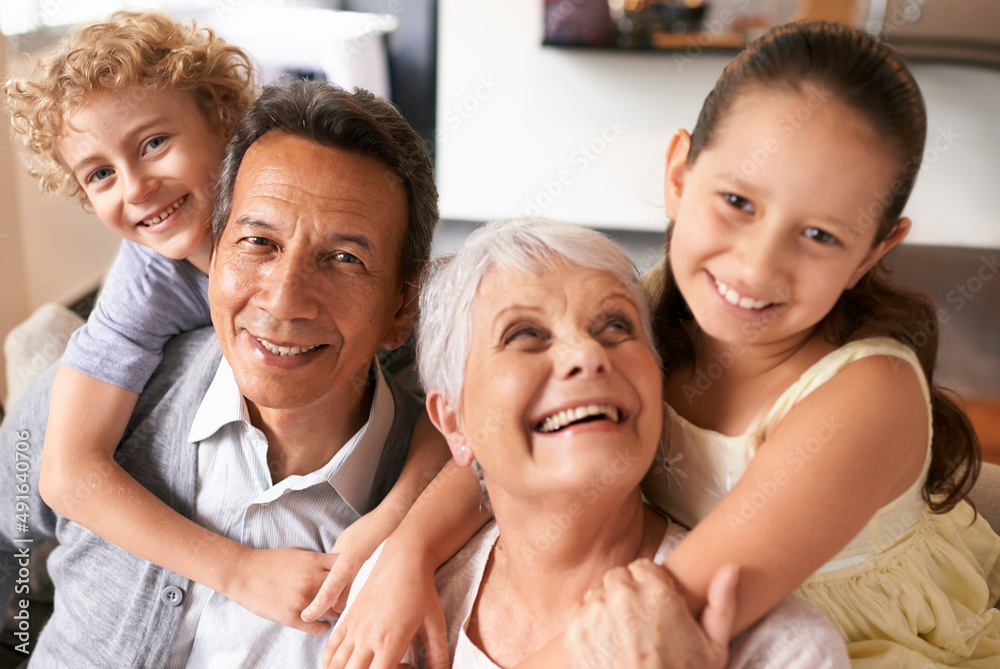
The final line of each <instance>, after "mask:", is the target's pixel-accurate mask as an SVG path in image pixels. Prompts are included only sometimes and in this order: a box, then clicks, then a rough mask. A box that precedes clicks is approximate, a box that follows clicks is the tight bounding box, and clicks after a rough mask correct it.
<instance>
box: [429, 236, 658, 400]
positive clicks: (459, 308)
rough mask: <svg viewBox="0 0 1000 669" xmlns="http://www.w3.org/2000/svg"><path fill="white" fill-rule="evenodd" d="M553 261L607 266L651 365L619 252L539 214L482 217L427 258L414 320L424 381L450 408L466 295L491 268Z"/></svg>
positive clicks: (637, 291)
mask: <svg viewBox="0 0 1000 669" xmlns="http://www.w3.org/2000/svg"><path fill="white" fill-rule="evenodd" d="M559 261H569V262H571V263H573V264H576V265H579V266H581V267H586V268H588V269H594V270H599V271H602V272H608V273H609V274H611V275H612V276H614V277H615V278H616V279H618V281H620V282H621V284H622V285H623V286H624V287H625V288H626V289H627V290H628V293H629V295H630V296H631V297H632V300H633V301H634V302H635V304H636V306H637V307H638V309H639V314H640V320H641V326H642V337H643V340H644V341H645V342H646V346H648V347H649V350H650V351H652V353H653V357H654V358H655V359H656V362H657V365H659V363H660V356H659V353H658V352H657V349H656V345H655V342H654V340H653V334H652V329H651V327H650V318H649V307H648V305H647V302H646V298H645V296H644V294H643V292H642V286H641V284H640V281H639V273H638V271H637V270H636V268H635V265H633V264H632V261H631V260H629V258H628V256H626V255H625V252H624V251H622V249H621V248H620V247H619V246H618V245H617V244H615V243H614V242H613V241H611V239H609V238H608V237H606V236H605V235H603V234H601V233H600V232H597V231H596V230H591V229H589V228H585V227H581V226H578V225H573V224H571V223H560V222H558V221H553V220H550V219H547V218H540V217H524V218H512V219H506V220H501V221H494V222H492V223H488V224H486V225H485V226H483V227H481V228H479V229H478V230H476V231H475V232H473V233H472V234H471V235H469V238H468V240H467V241H466V242H465V246H463V247H462V249H461V250H460V251H459V252H458V253H456V254H454V255H452V256H445V257H440V258H437V259H435V260H433V261H432V262H431V263H430V265H429V266H428V268H427V271H426V273H425V274H424V280H423V285H422V288H421V293H420V322H419V324H418V326H417V327H418V336H417V365H418V369H419V372H420V381H421V383H422V384H423V387H424V389H425V390H428V391H429V390H431V389H437V390H441V391H443V392H444V393H445V394H446V395H447V396H448V398H449V400H450V401H451V403H452V405H453V406H454V407H455V409H456V411H458V410H459V409H460V407H461V400H462V386H463V383H464V381H465V363H466V358H467V357H468V355H469V346H470V344H471V339H472V303H473V301H474V300H475V298H476V295H478V293H479V287H480V286H481V285H482V283H483V280H484V279H485V278H486V275H487V274H489V272H490V270H491V269H492V268H494V267H510V268H513V269H517V270H520V271H522V272H526V273H529V274H535V273H538V272H543V271H546V270H551V269H552V268H554V267H555V266H556V264H557V263H558V262H559Z"/></svg>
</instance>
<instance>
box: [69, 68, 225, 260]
mask: <svg viewBox="0 0 1000 669" xmlns="http://www.w3.org/2000/svg"><path fill="white" fill-rule="evenodd" d="M227 139H228V138H226V137H221V136H220V135H219V133H217V132H215V131H214V130H213V129H212V128H210V127H209V125H208V123H207V121H206V119H205V117H204V116H203V115H202V113H201V111H200V110H199V109H198V106H197V105H196V104H195V101H194V100H193V99H192V98H191V96H190V95H189V94H188V93H186V92H184V91H178V90H174V89H169V88H168V89H162V90H149V89H146V88H143V87H141V86H133V87H132V88H128V89H125V90H124V91H119V92H114V93H99V94H97V95H95V96H94V97H93V98H91V99H90V100H89V101H88V102H87V103H85V104H84V105H82V106H80V107H78V108H77V109H75V110H73V111H72V112H70V113H69V114H67V115H66V118H65V119H64V124H63V135H62V137H61V138H60V139H59V142H58V145H57V147H58V152H59V156H60V158H61V159H62V161H63V162H64V163H65V164H66V166H67V167H68V168H69V169H70V170H71V171H72V173H73V175H74V176H75V177H76V179H77V182H78V183H79V184H80V188H81V189H82V190H83V192H84V193H85V194H86V196H87V199H88V200H89V201H90V203H91V205H92V206H93V207H94V211H95V213H96V214H97V216H98V217H99V218H100V219H101V221H103V222H104V224H105V225H107V226H108V227H109V228H111V229H112V230H114V231H115V232H116V233H118V234H119V235H121V236H122V237H124V238H125V239H128V240H131V241H133V242H136V243H138V244H142V245H144V246H148V247H150V248H151V249H153V250H154V251H157V252H158V253H160V254H162V255H164V256H166V257H168V258H173V259H175V260H180V259H183V258H189V257H190V259H191V260H192V262H194V263H195V265H197V266H199V268H201V269H202V270H203V271H205V270H207V262H208V255H209V251H210V249H211V241H210V240H211V236H210V235H209V234H208V230H209V221H210V219H211V215H212V208H213V207H214V205H215V181H216V177H217V176H218V171H219V163H220V161H221V159H222V152H223V149H224V148H225V146H226V142H227Z"/></svg>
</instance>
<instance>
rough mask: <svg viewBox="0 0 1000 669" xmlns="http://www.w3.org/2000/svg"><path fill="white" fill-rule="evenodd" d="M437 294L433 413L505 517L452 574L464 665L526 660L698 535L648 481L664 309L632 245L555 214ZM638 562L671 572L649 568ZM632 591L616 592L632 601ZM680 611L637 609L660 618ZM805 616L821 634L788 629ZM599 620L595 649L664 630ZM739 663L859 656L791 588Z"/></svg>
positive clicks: (429, 352)
mask: <svg viewBox="0 0 1000 669" xmlns="http://www.w3.org/2000/svg"><path fill="white" fill-rule="evenodd" d="M420 307H421V331H420V332H421V335H420V336H421V339H420V341H419V345H418V363H419V367H420V373H421V380H422V382H423V384H424V387H425V388H427V389H428V394H427V408H428V412H429V414H430V417H431V420H432V421H433V422H434V423H435V425H436V426H437V427H438V429H439V430H441V432H442V433H443V434H444V435H445V437H446V438H447V440H448V444H449V446H450V448H451V451H452V454H453V456H454V458H455V461H456V463H457V464H459V465H462V466H472V467H473V468H474V469H475V470H476V471H477V473H478V474H479V475H480V477H481V480H482V483H483V489H484V496H485V497H486V498H487V499H488V501H487V502H486V503H488V504H490V505H491V506H492V510H493V514H494V518H495V521H494V522H491V523H489V524H488V525H487V526H486V527H484V528H483V529H482V530H481V531H480V532H479V533H478V534H477V535H476V536H475V537H474V538H473V539H472V540H471V541H469V543H468V544H466V546H465V548H464V549H463V550H462V551H460V552H459V553H458V554H457V555H455V556H454V557H453V558H452V559H451V560H450V561H449V562H447V563H446V564H445V565H444V566H443V567H441V569H439V570H438V572H437V576H436V579H435V580H436V586H437V589H438V592H439V594H440V596H441V600H442V604H443V606H444V612H445V618H446V622H447V626H448V640H449V645H450V649H451V653H452V658H453V666H455V667H497V666H501V667H512V666H515V665H517V664H518V663H519V662H521V661H522V660H523V659H525V658H526V657H528V656H530V655H532V654H533V653H534V652H535V651H537V650H538V649H540V648H542V647H543V646H545V645H546V644H547V643H548V642H549V641H550V640H551V639H553V638H555V637H556V636H558V635H559V634H560V633H562V632H563V631H564V630H566V627H567V624H568V623H569V622H570V621H571V620H572V619H573V616H574V615H575V614H576V612H577V611H578V608H579V605H580V603H581V602H583V601H584V599H585V598H586V597H587V596H588V592H591V595H590V597H591V598H593V597H600V596H601V594H600V593H601V592H602V590H601V585H602V579H603V578H604V577H605V574H606V573H608V572H609V571H611V572H612V573H615V572H614V571H612V570H615V569H616V568H621V567H625V566H626V565H629V564H630V563H633V564H634V563H635V561H636V560H640V559H646V560H651V561H652V562H656V563H659V562H662V560H663V558H664V557H665V556H666V554H667V553H669V552H670V550H671V549H672V548H673V547H674V546H675V545H676V544H677V542H678V541H679V540H680V539H681V538H682V536H683V531H682V530H681V529H680V528H679V527H678V526H677V525H674V524H672V523H671V522H669V521H668V520H666V519H664V518H662V517H661V516H659V515H657V514H656V513H655V512H654V511H653V510H652V509H651V508H650V507H648V506H647V505H645V504H644V503H643V500H642V496H641V494H640V492H639V482H640V481H641V480H642V478H643V476H644V475H645V473H646V471H647V470H648V469H649V467H650V464H651V463H652V461H653V456H654V454H655V452H656V448H657V443H658V441H659V435H660V427H661V420H662V398H661V387H662V381H661V378H660V371H659V360H658V358H657V355H656V353H655V350H656V349H655V347H654V346H653V342H652V340H651V335H650V328H649V313H648V310H647V307H646V302H645V300H644V298H643V294H642V291H641V288H640V286H639V282H638V276H637V275H636V272H635V269H634V267H633V266H632V264H631V262H630V261H629V260H628V259H627V258H626V257H625V255H624V254H623V253H622V251H621V250H620V249H619V248H618V247H617V246H616V245H615V244H614V243H612V242H611V241H610V240H608V239H607V238H605V237H604V236H603V235H601V234H599V233H597V232H594V231H592V230H588V229H585V228H580V227H577V226H572V225H568V224H561V223H556V222H553V221H547V220H544V219H519V220H512V221H502V222H498V223H494V224H490V225H488V226H486V227H484V228H483V229H481V230H479V231H477V232H476V233H474V234H473V235H472V236H470V238H469V240H468V242H467V243H466V245H465V247H464V248H463V249H462V250H461V251H460V252H459V253H458V254H457V255H456V256H455V257H453V258H452V259H450V260H449V261H444V262H439V263H438V264H437V265H436V266H435V267H434V268H433V269H432V271H431V272H430V274H429V276H428V277H427V279H426V281H425V284H424V287H423V293H422V296H421V302H420ZM370 562H371V561H370ZM653 571H658V572H662V571H663V570H662V569H659V568H656V569H655V570H653ZM367 573H368V567H367V566H366V568H365V569H363V570H362V572H361V574H359V576H358V579H357V581H356V583H355V586H354V589H355V590H357V589H359V588H360V586H361V584H362V583H363V582H364V580H365V578H366V574H367ZM618 573H619V578H618V580H619V581H620V580H621V578H622V576H621V574H622V573H623V572H622V570H619V572H618ZM625 573H630V574H631V575H632V576H634V577H635V578H636V579H637V580H638V581H639V582H648V581H650V580H655V578H656V577H655V575H652V576H651V575H650V571H649V570H644V569H643V568H642V567H641V565H640V566H637V567H633V569H632V570H630V572H625ZM592 591H594V592H597V594H596V595H595V594H593V592H592ZM668 591H669V588H668V589H666V590H664V592H668ZM626 599H627V598H626ZM620 602H621V600H620V598H619V603H618V604H615V605H612V604H609V607H611V608H612V609H613V610H617V609H614V606H621V607H622V608H623V609H624V610H627V608H628V607H627V605H626V604H621V603H620ZM591 608H592V607H591ZM664 608H666V607H662V606H654V607H652V608H651V609H650V610H649V611H645V616H642V615H640V616H639V617H638V618H637V619H638V620H639V622H640V624H641V625H643V626H645V627H647V628H649V627H653V626H655V625H652V624H651V618H652V617H654V614H658V613H659V612H660V611H661V610H662V609H664ZM680 608H681V609H683V611H684V614H685V615H689V614H687V609H686V607H683V606H682V607H680ZM639 613H640V614H641V613H643V611H639ZM796 626H798V628H799V631H801V630H805V629H808V630H809V632H810V634H808V635H803V634H801V633H798V634H785V633H787V632H789V631H790V630H793V629H795V627H796ZM594 627H595V629H593V630H592V631H593V635H587V634H582V635H581V634H579V633H577V634H574V638H575V639H578V640H580V641H581V642H583V643H587V644H589V646H590V647H591V650H593V651H594V652H596V653H597V655H595V656H594V657H603V658H604V659H608V658H612V659H613V658H616V657H617V658H621V657H632V658H635V659H634V662H636V663H638V662H639V660H638V659H637V658H638V654H637V653H635V652H634V651H637V650H638V649H637V648H636V647H635V646H636V645H637V644H639V643H640V642H641V640H642V639H643V638H645V637H647V636H649V635H645V634H639V635H631V636H630V635H628V634H608V635H606V636H607V638H602V637H601V632H602V629H598V628H600V627H601V626H600V625H595V626H594ZM604 628H606V629H607V630H611V631H614V630H613V629H612V628H613V626H611V627H610V628H609V627H608V626H607V625H605V626H604ZM617 631H618V632H620V631H621V630H617ZM782 635H785V636H784V638H782ZM779 640H780V643H779ZM684 641H685V643H688V642H690V639H685V640H684ZM609 643H611V644H613V645H612V646H608V644H609ZM677 645H683V644H677ZM602 649H603V650H604V651H605V652H603V654H602ZM630 653H632V655H630ZM722 655H723V656H722V657H717V658H709V657H706V656H701V657H700V659H699V660H698V661H699V662H708V661H715V662H716V663H717V665H718V664H721V661H724V653H723V654H722ZM841 658H842V663H841V664H838V661H841ZM651 659H654V660H657V662H656V664H657V666H659V664H660V662H659V661H658V660H659V658H658V657H657V656H653V657H652V658H651ZM685 659H689V660H690V659H693V658H692V657H687V658H685ZM734 661H735V662H736V664H741V665H743V666H774V667H789V666H800V667H809V668H810V669H812V668H815V667H833V666H846V655H844V654H843V646H842V643H841V641H840V639H839V637H838V636H837V635H836V632H835V631H834V630H833V629H832V627H830V626H829V625H828V624H827V623H826V622H825V620H823V619H822V616H821V615H820V614H819V613H818V612H817V611H815V610H812V609H810V608H809V607H808V606H806V605H804V604H803V603H800V602H788V603H786V604H784V605H782V606H780V607H779V608H778V609H777V610H776V611H775V613H773V614H772V615H771V616H770V617H769V618H767V619H765V621H764V622H763V623H762V624H761V625H760V626H758V627H757V628H753V629H752V630H750V631H749V632H748V633H745V635H744V638H743V639H742V640H741V641H740V642H739V645H738V646H737V647H736V648H735V650H734ZM634 666H638V665H637V664H636V665H634ZM699 666H704V665H699Z"/></svg>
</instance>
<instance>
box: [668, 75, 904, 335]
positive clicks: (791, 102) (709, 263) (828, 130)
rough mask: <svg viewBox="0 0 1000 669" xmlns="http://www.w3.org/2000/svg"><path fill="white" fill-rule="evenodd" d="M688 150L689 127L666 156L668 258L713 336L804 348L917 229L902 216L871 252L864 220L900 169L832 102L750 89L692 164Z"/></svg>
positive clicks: (874, 137)
mask: <svg viewBox="0 0 1000 669" xmlns="http://www.w3.org/2000/svg"><path fill="white" fill-rule="evenodd" d="M689 145H690V137H689V136H688V135H687V133H685V132H683V131H681V132H679V133H678V135H677V136H675V137H674V141H673V142H672V143H671V146H670V149H669V150H668V155H667V171H666V177H665V198H666V209H667V215H668V216H669V217H670V218H671V219H673V220H674V221H675V224H674V230H673V236H672V239H671V248H670V260H671V265H672V268H673V273H674V277H675V279H676V282H677V286H678V289H679V290H680V292H681V294H682V295H683V296H684V299H685V300H686V302H687V304H688V306H689V307H690V309H691V312H692V314H693V315H694V317H695V320H696V321H697V323H698V327H699V330H700V331H701V332H702V334H703V335H705V336H707V337H709V338H710V339H715V340H718V341H720V342H725V343H728V344H741V345H762V344H777V345H779V346H785V345H787V346H795V345H797V344H798V343H801V342H802V341H804V340H805V339H806V338H808V337H809V336H810V335H811V334H812V333H813V332H814V328H815V326H816V325H817V324H818V323H819V322H820V321H821V320H822V319H823V318H824V317H825V316H826V315H827V314H828V313H829V312H830V310H831V309H832V308H833V306H834V304H836V302H837V300H838V299H839V298H840V295H841V293H843V291H844V290H845V289H847V288H850V287H852V286H853V285H854V284H855V283H857V281H858V280H859V279H860V278H861V277H862V276H863V275H864V274H865V272H867V271H868V270H869V269H871V267H873V266H874V265H875V263H876V262H877V261H878V260H879V259H880V258H881V257H882V255H884V254H885V252H886V251H888V250H889V249H890V248H892V246H894V245H895V244H896V243H898V242H899V241H900V240H901V239H902V238H903V236H905V234H906V232H907V231H908V229H909V221H908V220H906V219H902V220H901V222H900V225H899V227H898V228H897V229H896V230H895V231H894V232H892V233H890V235H889V236H888V237H887V238H886V239H885V240H883V241H881V242H880V243H879V244H876V245H875V246H874V247H873V242H874V239H875V235H876V232H877V230H876V228H877V225H878V221H877V219H872V218H871V217H869V216H868V214H867V212H868V211H869V209H870V207H872V205H877V206H879V207H881V206H882V205H883V204H884V203H880V202H879V200H880V198H884V197H885V194H886V193H889V194H890V195H891V188H892V185H893V179H894V178H895V177H896V176H897V173H898V170H899V162H898V161H897V160H896V159H895V157H894V156H893V155H892V153H891V152H890V151H889V150H888V147H887V146H886V145H885V143H884V142H883V141H882V139H881V138H880V137H879V135H878V133H877V132H876V130H875V129H874V128H873V127H872V126H871V124H870V123H868V121H867V120H866V119H864V118H863V117H862V116H861V115H860V114H859V113H858V112H856V111H854V110H853V109H850V108H848V107H847V106H845V105H844V104H843V103H841V102H839V101H838V100H837V99H836V98H835V97H830V96H829V95H827V96H826V97H825V98H824V97H823V96H817V95H815V94H812V95H809V94H805V93H799V92H791V91H784V90H777V89H763V88H754V89H750V90H748V91H745V92H743V93H741V94H739V95H738V97H737V98H736V99H735V100H734V101H733V103H732V105H731V108H730V110H729V111H728V112H727V114H726V117H725V118H724V119H723V120H722V122H721V123H720V124H719V126H718V128H717V129H716V132H715V137H714V138H713V140H712V142H711V143H710V144H709V145H708V146H707V147H705V148H704V149H703V150H702V151H701V153H700V155H699V156H698V157H697V160H696V161H695V164H694V165H693V166H691V167H690V168H689V167H688V166H687V165H686V163H685V161H686V158H687V153H688V147H689ZM880 210H881V209H880Z"/></svg>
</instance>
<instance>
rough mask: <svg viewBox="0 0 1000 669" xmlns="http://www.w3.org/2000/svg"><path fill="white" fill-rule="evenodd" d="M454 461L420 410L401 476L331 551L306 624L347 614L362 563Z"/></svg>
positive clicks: (305, 614)
mask: <svg viewBox="0 0 1000 669" xmlns="http://www.w3.org/2000/svg"><path fill="white" fill-rule="evenodd" d="M449 457H450V454H449V452H448V446H447V444H446V443H445V441H444V437H442V436H441V433H440V432H438V431H437V428H435V427H434V425H433V424H432V423H431V421H430V419H429V418H428V417H427V412H426V411H421V413H420V417H419V418H418V419H417V422H416V424H415V425H414V428H413V435H412V437H411V438H410V447H409V452H408V453H407V455H406V462H405V463H403V470H402V471H401V472H400V474H399V478H398V479H397V480H396V483H395V485H393V487H392V489H391V490H390V491H389V494H387V495H386V496H385V499H383V500H382V501H381V502H380V503H379V505H378V506H377V507H375V508H374V509H372V510H371V511H370V512H368V513H367V514H365V515H364V516H363V517H362V518H360V519H359V520H358V521H357V522H355V523H353V524H352V525H351V526H350V527H348V528H347V529H345V530H344V531H343V532H341V533H340V536H339V537H337V542H336V543H335V544H334V545H333V550H332V551H331V553H333V554H334V555H336V557H337V561H336V562H334V564H333V569H331V570H330V573H329V575H328V576H327V577H326V581H325V582H324V583H323V587H322V588H320V591H319V592H318V593H317V594H316V597H315V599H313V601H312V603H311V604H309V606H308V607H306V608H305V610H304V611H302V620H304V621H307V622H311V621H314V620H317V619H319V618H322V617H324V616H327V617H330V618H335V617H336V614H338V613H340V612H341V611H343V610H344V604H345V603H346V601H347V593H348V592H350V589H351V583H352V582H353V581H354V577H355V576H356V575H357V573H358V570H359V569H361V565H363V564H364V563H365V560H367V559H368V557H369V556H370V555H371V554H372V553H374V552H375V549H376V548H378V546H379V544H381V543H382V542H383V541H385V540H386V539H387V538H388V537H389V535H390V534H392V532H393V531H394V530H395V529H396V528H397V527H398V526H399V524H400V522H401V521H402V520H403V517H404V516H406V514H407V512H408V511H409V510H410V507H412V506H413V503H414V502H415V501H416V499H417V498H418V497H419V496H420V493H422V492H423V490H424V488H426V487H427V485H428V484H429V483H430V482H431V481H433V480H434V477H435V476H437V474H438V472H440V471H441V467H442V466H444V464H445V463H446V462H447V461H448V458H449Z"/></svg>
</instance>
